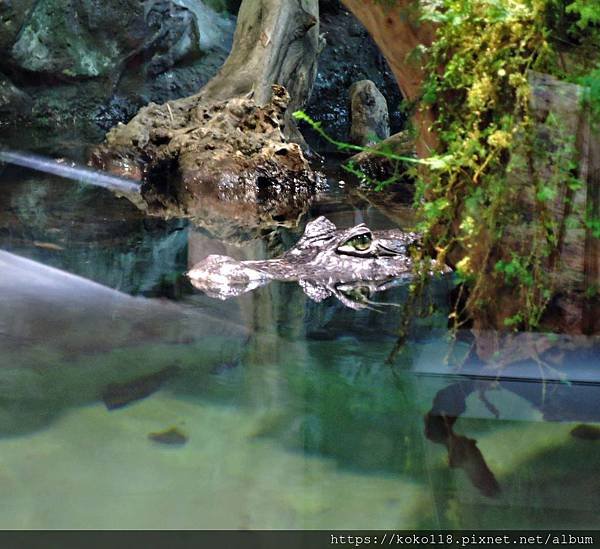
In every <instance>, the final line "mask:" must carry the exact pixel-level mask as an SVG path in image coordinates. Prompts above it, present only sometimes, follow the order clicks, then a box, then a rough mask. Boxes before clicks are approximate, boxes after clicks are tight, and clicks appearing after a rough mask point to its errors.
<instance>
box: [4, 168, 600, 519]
mask: <svg viewBox="0 0 600 549" xmlns="http://www.w3.org/2000/svg"><path fill="white" fill-rule="evenodd" d="M0 181H1V188H2V203H1V206H0V249H2V250H4V251H7V252H10V253H11V254H16V255H18V256H20V257H21V258H28V259H29V260H33V261H34V262H35V263H34V262H30V261H27V260H25V259H15V258H14V256H10V255H6V254H4V255H0V303H2V312H3V315H2V318H1V319H0V480H1V482H2V485H3V487H4V489H3V490H2V495H0V510H1V512H0V528H389V529H401V528H406V529H412V528H447V527H453V528H503V527H507V526H508V525H510V526H513V527H517V528H550V527H552V528H561V527H565V528H567V527H569V528H574V527H587V528H597V527H598V526H599V525H600V524H599V520H600V519H599V518H598V517H599V516H600V451H599V450H600V446H599V445H600V440H597V439H598V438H599V436H598V431H597V430H596V429H595V427H594V421H599V420H600V410H599V406H598V402H599V401H600V399H599V398H598V397H600V387H599V386H598V385H597V383H596V382H597V381H598V377H596V376H597V372H598V370H597V366H596V362H597V360H596V359H597V358H598V357H597V356H595V355H594V353H593V352H587V353H586V352H582V353H581V357H580V360H579V361H578V362H577V363H576V364H575V363H573V364H565V372H566V374H564V373H563V374H560V375H559V374H556V375H554V374H553V373H550V372H544V371H542V370H540V369H539V368H538V369H533V370H531V368H530V369H529V370H527V369H526V368H525V369H524V370H521V373H519V371H518V370H515V371H512V372H511V373H510V376H508V377H507V378H506V379H500V382H497V383H495V382H494V377H495V376H497V375H499V374H498V372H496V373H493V372H492V373H489V372H488V374H487V377H485V376H472V375H471V376H468V375H457V372H456V371H455V370H453V367H452V364H453V363H452V361H450V363H448V356H449V355H450V356H451V357H453V358H454V359H455V360H458V359H459V358H460V357H461V356H462V355H464V353H465V352H466V350H467V348H468V340H467V339H466V338H464V340H463V341H459V342H456V343H454V344H450V342H449V339H448V337H447V336H448V334H447V330H446V320H445V313H446V311H447V307H448V305H447V303H448V293H449V291H450V290H451V286H452V281H451V278H447V279H445V280H438V281H436V282H435V283H434V284H433V285H432V288H431V290H430V295H429V301H430V303H431V304H433V305H434V307H433V308H432V310H431V311H429V314H423V315H419V314H417V313H418V311H417V310H415V311H413V316H414V318H413V320H412V324H411V329H410V334H409V338H408V343H407V345H406V346H405V347H404V349H403V350H402V352H400V353H398V354H396V356H395V358H394V360H393V361H392V364H390V361H389V360H388V359H389V358H390V354H391V353H392V352H393V350H394V348H395V345H396V339H397V334H398V330H399V326H400V323H401V319H400V310H401V309H399V308H398V307H394V306H390V305H379V306H377V307H373V309H363V310H353V309H349V308H346V307H344V306H343V305H342V303H340V302H339V301H337V300H336V299H334V298H329V299H327V300H325V301H323V302H320V303H316V302H314V301H312V300H310V299H309V298H308V297H307V296H306V295H305V294H304V293H303V291H302V289H301V288H300V287H299V286H298V285H297V284H295V283H271V284H269V285H267V286H265V287H263V288H260V289H258V290H256V291H254V292H252V293H248V294H245V295H243V296H240V297H239V298H235V299H232V300H228V301H220V300H216V299H211V298H209V297H207V296H205V295H203V294H201V293H200V292H198V291H195V290H194V289H193V288H192V286H191V285H190V284H189V283H188V282H187V280H186V279H185V277H184V276H183V274H184V272H185V271H186V270H187V269H188V268H189V267H190V266H191V265H193V264H194V263H195V262H197V261H199V260H201V259H202V258H204V257H205V256H206V255H208V254H210V253H222V254H227V255H231V256H233V257H236V258H239V259H258V258H260V259H262V258H269V257H276V256H278V255H279V254H280V253H281V252H282V251H283V250H285V249H288V248H289V247H290V246H292V245H293V243H294V242H295V241H296V240H297V239H298V238H299V236H300V234H301V233H302V226H300V227H298V228H297V229H293V228H292V229H290V228H288V229H281V230H279V231H278V232H276V233H273V234H271V235H270V236H269V237H268V238H264V239H262V240H251V241H247V242H244V243H241V244H240V243H237V244H235V243H231V242H224V241H220V240H219V239H217V238H215V237H214V236H211V235H210V234H209V233H208V232H207V231H206V230H203V229H202V228H198V227H192V226H191V225H189V224H188V223H187V222H186V221H185V220H177V219H174V220H169V221H163V220H160V219H151V218H144V217H143V216H142V215H141V214H140V213H139V212H138V211H137V210H136V209H135V208H134V207H133V206H132V205H130V204H129V203H128V202H127V201H126V200H124V199H119V198H116V197H114V196H113V195H111V194H110V192H108V191H105V190H102V189H94V188H89V187H83V186H79V185H77V184H74V183H71V182H67V181H64V180H60V179H58V178H54V177H50V176H45V175H43V174H42V175H41V174H39V173H38V174H36V173H34V172H29V171H27V170H24V169H17V168H12V167H4V168H3V169H2V171H1V173H0ZM396 209H397V210H398V208H396ZM402 213H403V212H402V210H401V209H400V210H399V211H396V212H395V215H393V216H391V217H393V219H395V220H396V222H397V221H398V220H399V219H400V220H402V219H403V217H402V215H401V214H402ZM318 215H326V216H327V217H328V218H330V219H331V220H332V221H334V222H335V223H336V224H337V225H338V226H340V227H348V226H352V225H355V224H357V223H359V222H362V221H365V222H366V223H367V224H368V225H369V226H371V228H373V229H380V228H391V227H393V226H395V222H394V221H393V220H392V219H391V218H390V217H386V215H384V213H382V211H381V210H380V209H378V208H376V207H374V206H373V205H371V204H369V203H368V202H367V201H366V200H365V198H364V197H363V196H361V195H360V193H356V192H353V191H352V190H351V189H350V188H349V187H348V186H347V185H346V186H343V187H340V186H339V185H338V183H337V179H332V180H331V181H330V190H329V191H328V192H327V193H325V194H324V195H323V196H321V197H320V198H319V200H318V201H317V202H316V203H315V204H314V205H313V206H312V208H311V210H310V211H309V213H308V218H309V219H310V218H315V217H317V216H318ZM388 215H389V212H388ZM404 219H405V222H408V219H407V217H406V216H405V217H404ZM400 222H401V223H402V221H400ZM49 267H51V268H49ZM56 269H58V270H56ZM67 273H71V274H73V275H79V276H80V277H84V278H85V279H88V281H86V280H82V279H80V278H75V277H72V276H70V275H69V274H67ZM89 281H94V282H95V283H97V284H92V283H91V282H89ZM406 293H407V292H406V288H405V287H402V286H400V287H396V288H392V289H390V290H387V291H384V292H381V293H379V294H377V295H376V296H374V297H373V300H374V301H376V302H378V303H380V304H382V303H393V304H400V305H401V304H403V303H404V301H405V299H406ZM131 296H134V297H131ZM455 363H456V362H455ZM594 372H596V374H595V373H594ZM471 374H473V372H471ZM553 376H554V377H553ZM561 376H562V377H561ZM565 376H566V377H565ZM548 377H550V378H552V379H553V380H554V381H552V380H551V382H548ZM542 380H546V381H545V382H543V381H542ZM561 380H562V381H561ZM565 380H567V381H566V382H565ZM568 380H571V383H569V382H568ZM456 418H458V419H456ZM455 419H456V422H455V423H452V422H454V420H455ZM547 419H553V420H555V421H547ZM582 424H583V425H584V426H581V425H582ZM577 426H579V427H577ZM575 427H577V430H575V431H574V432H572V431H573V429H574V428H575Z"/></svg>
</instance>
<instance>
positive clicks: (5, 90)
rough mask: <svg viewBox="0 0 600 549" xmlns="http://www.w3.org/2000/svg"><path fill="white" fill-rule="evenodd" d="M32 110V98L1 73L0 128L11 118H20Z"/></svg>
mask: <svg viewBox="0 0 600 549" xmlns="http://www.w3.org/2000/svg"><path fill="white" fill-rule="evenodd" d="M30 109H31V98H30V97H29V96H28V95H27V94H26V93H25V92H23V91H21V90H19V89H18V88H17V87H16V86H15V85H14V84H13V83H12V82H11V81H10V80H9V79H8V78H7V77H6V76H4V75H3V74H2V73H0V127H1V126H2V123H3V122H6V121H9V120H10V119H11V118H19V117H20V116H23V115H25V114H27V112H28V111H29V110H30Z"/></svg>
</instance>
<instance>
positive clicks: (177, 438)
mask: <svg viewBox="0 0 600 549" xmlns="http://www.w3.org/2000/svg"><path fill="white" fill-rule="evenodd" d="M148 438H149V439H150V440H151V441H153V442H158V443H159V444H166V445H167V446H183V445H184V444H185V443H186V442H187V441H188V436H187V435H186V434H185V433H182V432H181V431H180V430H179V429H178V428H177V427H171V428H170V429H166V430H165V431H160V432H158V433H150V434H149V435H148Z"/></svg>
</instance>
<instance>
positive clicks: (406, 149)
mask: <svg viewBox="0 0 600 549" xmlns="http://www.w3.org/2000/svg"><path fill="white" fill-rule="evenodd" d="M389 154H394V155H398V156H408V157H413V156H415V141H414V139H413V138H412V136H411V135H410V133H409V132H408V131H402V132H398V133H395V134H394V135H392V136H390V137H388V138H387V139H384V140H383V141H381V142H379V143H377V144H376V145H375V146H373V147H371V148H369V149H367V150H365V151H363V152H360V153H358V154H355V155H354V156H353V157H352V158H350V160H349V161H350V162H352V163H354V164H355V165H356V166H357V167H358V168H359V169H360V170H361V171H362V172H363V173H364V174H365V175H366V176H367V177H369V178H372V179H375V180H377V181H385V180H386V179H389V178H390V177H392V176H393V175H394V174H398V173H399V172H401V171H402V170H398V169H397V168H398V162H399V161H398V160H395V159H393V158H390V156H389Z"/></svg>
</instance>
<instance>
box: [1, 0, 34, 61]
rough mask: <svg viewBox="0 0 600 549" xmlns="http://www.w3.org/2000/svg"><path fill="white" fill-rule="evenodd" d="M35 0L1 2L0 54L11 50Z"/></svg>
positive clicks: (6, 0) (3, 0) (5, 0)
mask: <svg viewBox="0 0 600 549" xmlns="http://www.w3.org/2000/svg"><path fill="white" fill-rule="evenodd" d="M33 4H34V0H2V2H0V52H3V51H8V50H10V48H11V46H12V44H13V43H14V41H15V40H16V38H17V35H18V34H19V31H20V30H21V26H22V25H23V23H24V21H25V19H26V18H27V15H28V14H29V11H30V10H31V6H32V5H33Z"/></svg>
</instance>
